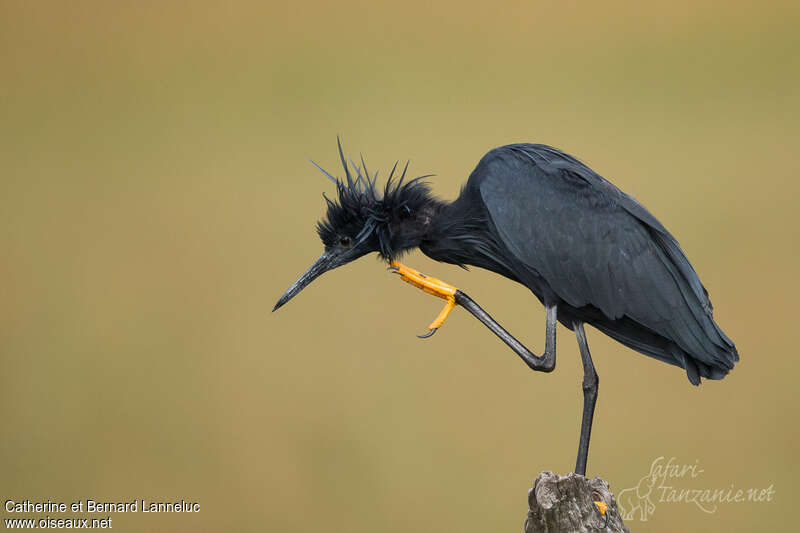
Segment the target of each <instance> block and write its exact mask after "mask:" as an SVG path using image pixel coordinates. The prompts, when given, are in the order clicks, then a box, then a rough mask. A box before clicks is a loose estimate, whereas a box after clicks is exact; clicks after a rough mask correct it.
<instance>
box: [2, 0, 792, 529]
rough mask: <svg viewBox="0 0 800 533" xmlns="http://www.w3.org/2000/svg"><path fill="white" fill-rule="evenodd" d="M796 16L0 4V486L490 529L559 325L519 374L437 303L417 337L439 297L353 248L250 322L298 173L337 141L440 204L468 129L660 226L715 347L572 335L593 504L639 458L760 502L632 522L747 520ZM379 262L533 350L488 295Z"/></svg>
mask: <svg viewBox="0 0 800 533" xmlns="http://www.w3.org/2000/svg"><path fill="white" fill-rule="evenodd" d="M556 6H557V7H556ZM796 6H797V4H796V3H794V2H787V3H786V4H785V5H783V4H778V3H774V2H752V3H735V2H734V3H732V2H719V3H717V4H706V3H699V4H698V3H697V2H693V1H688V2H668V3H663V4H652V5H647V6H641V5H639V3H630V4H628V3H624V2H602V3H601V2H597V3H591V4H583V3H579V2H569V3H555V2H554V3H533V2H509V3H502V2H501V3H486V2H465V1H463V0H461V1H458V2H456V1H453V2H436V3H428V2H414V1H411V2H387V3H383V2H381V3H378V2H363V3H354V2H332V3H323V2H318V3H288V2H287V3H269V2H266V3H263V2H259V3H253V4H244V3H228V2H224V3H223V2H220V3H218V4H215V3H206V2H168V3H164V2H80V1H76V2H8V1H0V124H1V125H0V363H1V364H2V370H0V416H1V417H2V425H1V426H0V427H2V441H1V443H0V498H2V499H3V500H4V501H5V500H6V499H8V498H12V499H15V500H22V499H26V498H27V499H31V500H40V499H45V500H46V499H48V498H50V499H53V500H61V501H66V502H70V501H72V500H74V499H87V498H92V499H96V500H106V501H121V500H130V499H133V498H145V499H148V500H170V501H173V500H176V499H177V500H180V499H182V498H183V499H185V500H187V501H198V502H200V504H201V511H200V513H199V514H196V515H144V514H141V513H140V514H137V515H133V514H128V515H124V514H114V515H112V518H113V526H114V529H115V530H119V531H315V530H326V531H342V532H351V531H353V532H355V531H387V532H389V531H392V532H394V531H397V532H400V531H402V532H407V531H474V532H487V531H520V530H521V527H522V521H523V519H524V516H525V512H526V510H527V504H526V495H527V489H528V488H529V486H530V485H531V483H532V480H533V479H534V478H535V476H536V475H537V474H538V473H539V472H540V471H542V470H554V471H556V472H560V473H566V472H568V471H570V470H571V469H572V468H573V465H574V459H575V452H576V447H577V439H578V429H579V427H578V426H579V417H580V408H581V389H580V379H581V370H580V363H579V357H578V351H577V345H576V344H575V341H574V338H573V336H572V334H571V333H570V332H569V331H567V330H565V329H563V328H561V327H559V331H558V333H559V352H558V366H557V368H556V371H555V372H554V373H553V374H550V375H545V374H539V373H534V372H530V371H529V370H527V369H526V367H525V366H524V365H523V364H522V363H521V362H520V361H519V360H518V358H517V357H516V356H515V355H514V354H513V353H512V352H511V351H509V350H508V349H507V348H505V347H504V346H503V345H502V343H500V341H498V340H497V339H496V338H495V337H493V336H492V335H491V334H490V333H489V332H488V330H486V329H485V328H483V327H482V326H480V325H479V324H478V323H477V322H476V321H475V320H474V319H473V318H472V317H470V316H469V315H468V314H467V313H464V312H463V311H459V310H456V311H455V312H454V314H453V315H452V317H451V318H450V320H449V321H448V323H447V324H446V326H445V327H444V328H443V329H442V331H440V332H439V333H438V334H437V335H436V336H435V337H434V338H433V339H429V340H426V341H421V340H418V339H417V338H416V337H415V336H414V335H415V334H417V333H421V332H422V331H424V329H425V327H426V326H427V324H428V323H429V321H430V320H432V319H433V317H434V316H435V315H436V313H438V311H439V310H440V306H441V301H440V300H436V299H434V298H431V297H429V296H426V295H424V294H423V293H421V292H419V291H417V290H415V289H412V288H411V287H409V286H407V285H405V284H403V283H401V282H400V281H399V280H397V279H395V278H394V277H391V276H390V275H389V274H388V273H387V272H386V270H385V268H384V267H385V265H383V264H381V263H379V262H377V261H376V260H374V259H373V258H364V259H361V260H360V261H358V262H356V263H354V264H352V265H349V266H347V267H346V268H342V269H339V270H336V271H334V272H331V273H329V274H326V275H325V276H323V277H322V278H320V279H319V280H318V281H316V282H315V283H314V284H312V285H311V286H310V287H309V288H307V289H306V290H305V291H304V292H303V293H301V294H300V295H299V296H298V297H296V298H295V300H293V301H292V302H290V304H288V305H287V306H286V307H285V308H283V309H281V310H280V312H278V313H275V314H271V313H270V310H271V308H272V305H273V304H274V302H275V300H276V299H277V298H278V296H280V294H281V293H282V292H283V291H284V290H285V289H286V287H288V285H289V284H290V283H291V282H292V281H293V280H294V279H295V278H296V277H297V276H298V275H299V274H300V273H301V272H302V271H303V270H304V269H305V268H306V267H307V266H308V265H309V264H310V263H311V261H313V260H314V259H315V258H316V257H317V255H318V254H319V253H320V252H321V245H320V243H319V241H318V239H317V237H316V235H315V231H314V224H315V222H316V220H317V219H318V218H319V217H320V216H321V215H322V213H323V206H324V202H323V200H322V197H321V193H322V192H323V191H327V192H328V193H329V194H330V193H331V192H333V191H332V187H331V184H330V183H329V182H328V181H327V180H325V179H324V177H323V176H322V175H321V174H320V173H319V172H318V171H317V170H315V169H314V168H313V167H312V166H311V165H310V164H309V163H308V161H307V159H308V158H309V157H311V158H314V159H315V160H316V161H318V162H319V163H320V164H321V165H322V166H324V167H326V168H329V169H331V170H337V162H336V152H335V139H336V135H337V134H338V135H341V136H342V139H343V141H344V144H345V148H346V149H347V150H348V151H350V152H351V153H352V154H353V155H358V154H359V153H363V154H364V156H365V158H366V160H367V163H368V165H369V166H370V167H371V168H380V169H382V172H386V171H387V170H388V169H389V168H390V166H391V165H392V164H393V163H394V161H395V160H397V159H400V160H401V161H404V160H405V159H407V158H409V159H411V172H412V173H414V174H416V175H418V174H426V173H429V172H433V173H435V174H436V175H437V176H436V177H434V178H431V180H430V181H431V182H432V183H433V187H434V189H435V191H436V192H437V193H438V194H439V195H441V197H443V198H448V199H452V198H454V197H455V195H456V194H457V193H458V190H459V187H460V185H461V184H462V183H463V182H464V180H465V179H466V177H467V176H468V174H469V172H470V171H471V170H472V168H473V167H474V165H475V163H476V162H477V161H478V159H479V158H480V157H481V156H482V155H483V154H484V153H485V152H486V151H487V150H489V149H490V148H492V147H495V146H498V145H501V144H506V143H510V142H520V141H536V142H544V143H548V144H552V145H555V146H557V147H560V148H562V149H564V150H566V151H568V152H570V153H573V154H575V155H577V156H579V157H581V158H582V159H583V160H584V161H586V162H587V163H588V164H590V165H591V166H592V167H593V168H595V169H596V170H597V171H598V172H600V173H601V174H603V175H604V176H605V177H607V178H608V179H610V180H612V181H613V182H614V183H615V184H617V185H618V186H620V187H621V188H622V189H623V190H625V191H626V192H629V193H631V194H632V195H634V196H635V197H636V198H638V199H639V200H640V201H642V202H643V203H644V204H645V205H646V206H647V207H648V208H649V209H650V210H651V211H652V212H653V213H654V214H655V215H656V216H658V217H659V218H660V220H661V221H662V222H664V224H665V225H666V226H667V227H668V228H669V229H670V230H671V231H672V232H673V233H674V234H675V236H676V237H677V238H678V239H679V240H680V242H681V244H682V246H683V248H684V250H685V251H686V253H687V255H688V256H689V257H690V258H691V260H692V262H693V264H694V266H695V268H696V269H697V271H698V273H699V274H700V277H701V279H702V280H703V282H704V284H705V285H706V287H707V288H708V290H709V292H710V294H711V297H712V301H713V303H714V305H715V309H716V315H715V316H716V317H717V320H718V322H719V323H720V324H721V325H722V327H723V329H724V330H725V331H726V332H727V333H728V334H729V336H730V337H731V338H732V339H734V341H735V342H736V343H737V346H738V348H739V351H740V353H741V362H740V363H739V364H738V365H737V366H736V368H735V369H734V371H733V372H732V373H731V374H730V375H729V376H728V377H727V378H726V379H725V380H724V381H721V382H709V383H705V384H703V385H702V386H701V387H699V388H693V387H691V386H690V385H689V383H688V381H687V379H686V376H685V373H684V372H683V371H681V370H678V369H676V368H674V367H669V366H667V365H664V364H661V363H658V362H657V361H654V360H652V359H650V358H647V357H644V356H642V355H639V354H637V353H634V352H632V351H630V350H628V349H626V348H624V347H622V346H620V345H617V344H615V343H614V342H613V341H610V340H609V339H607V338H605V337H604V336H603V335H601V334H599V333H598V332H596V331H595V330H593V329H591V328H590V331H589V340H590V345H591V347H592V352H593V354H594V359H595V363H596V365H597V368H598V372H599V374H600V380H601V382H600V397H599V403H598V409H597V414H596V418H595V431H594V434H593V436H592V437H593V439H592V447H591V453H590V455H589V474H590V475H599V476H603V477H604V478H605V479H607V480H609V481H610V483H611V484H612V488H613V489H614V490H616V491H620V490H622V489H623V488H626V487H631V486H633V485H635V484H636V483H637V482H638V480H639V479H640V478H641V477H642V476H644V475H646V474H647V473H648V471H649V468H650V464H651V462H652V461H653V460H654V459H655V458H657V457H659V456H665V457H673V456H674V457H676V460H677V461H678V462H679V463H689V464H695V463H696V462H697V463H698V464H699V465H700V467H701V468H702V469H703V472H702V475H701V476H699V477H698V478H696V479H687V478H683V479H679V480H675V482H674V485H675V486H676V487H679V488H691V487H694V488H710V489H713V488H728V487H729V486H731V485H733V486H734V487H735V488H745V489H746V488H750V487H758V488H764V487H767V486H769V485H773V487H774V490H775V496H774V498H773V501H772V502H770V503H735V504H725V505H721V506H720V507H719V509H717V511H716V512H715V513H713V514H707V513H704V512H703V511H701V510H700V509H698V508H697V507H696V506H694V505H692V504H687V503H659V502H658V501H656V502H655V503H656V509H655V512H654V514H653V515H652V516H651V517H650V520H649V521H648V522H646V523H642V522H638V521H633V522H630V523H629V525H630V527H631V529H632V530H633V531H645V530H646V531H688V530H704V531H750V530H754V529H756V528H760V529H764V530H767V529H769V530H776V529H777V530H780V529H783V527H784V525H786V524H787V522H788V521H789V518H790V511H791V510H793V509H794V507H795V505H794V501H795V495H794V491H795V480H796V479H797V476H798V474H800V471H799V469H798V466H797V462H796V452H797V446H798V444H797V438H798V407H797V375H798V364H797V353H796V346H797V342H796V328H797V326H796V320H795V317H794V313H795V312H796V309H797V305H796V301H797V299H798V296H800V295H798V281H797V275H798V270H799V268H798V267H800V254H799V253H798V229H797V222H796V215H797V194H798V192H800V185H798V175H799V174H800V156H799V154H798V140H800V126H798V117H799V116H800V104H799V103H798V83H800V52H799V46H798V45H799V43H800V38H798V33H797V31H798V30H797V28H798V24H799V23H800V16H799V15H800V10H798V8H797V7H796ZM407 263H408V264H409V265H411V266H414V267H416V268H419V269H421V270H423V271H424V272H426V273H428V274H430V275H434V276H436V277H440V278H442V279H445V280H447V281H450V282H452V283H454V284H455V285H457V286H458V287H461V288H463V289H464V290H465V291H467V292H469V294H470V295H471V296H473V297H474V298H475V299H476V300H477V301H479V302H480V303H481V304H482V305H483V306H484V307H485V308H486V309H487V310H488V311H489V312H491V313H492V314H493V315H494V316H495V317H496V318H497V319H498V320H499V321H501V322H502V323H503V324H504V325H506V327H507V328H508V329H509V330H510V331H512V332H513V333H514V334H516V335H518V336H519V337H520V338H521V339H522V340H523V341H524V342H526V343H528V344H529V346H531V347H532V348H533V349H534V351H539V350H541V348H542V345H543V333H544V312H543V309H542V308H541V306H540V304H539V303H538V301H537V300H536V299H535V298H534V297H533V296H532V295H531V294H529V293H528V292H527V291H526V290H525V289H523V288H522V287H520V286H518V285H516V284H514V283H512V282H510V281H508V280H505V279H502V278H500V277H498V276H496V275H493V274H490V273H487V272H484V271H479V270H475V271H472V272H464V271H461V270H460V269H458V268H455V267H452V266H449V265H440V264H436V263H433V262H432V261H430V260H428V259H427V258H425V257H423V256H422V254H420V253H418V252H416V253H414V254H412V255H411V256H409V257H408V258H407ZM1 514H2V518H8V517H9V516H12V515H10V514H9V513H6V512H5V511H2V513H1ZM66 516H70V513H67V514H66ZM101 517H102V516H101ZM795 522H796V520H794V519H792V523H795ZM789 527H791V526H789Z"/></svg>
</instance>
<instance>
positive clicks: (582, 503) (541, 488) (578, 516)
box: [525, 471, 628, 533]
mask: <svg viewBox="0 0 800 533" xmlns="http://www.w3.org/2000/svg"><path fill="white" fill-rule="evenodd" d="M596 501H601V502H603V503H605V504H606V506H607V508H606V515H607V517H608V524H606V517H605V516H603V515H602V514H601V513H600V510H599V509H598V507H597V505H595V503H594V502H596ZM528 505H529V507H530V509H529V510H528V518H527V519H525V533H562V532H564V533H566V532H570V533H572V532H580V533H592V532H598V533H600V532H603V533H609V532H610V533H622V532H625V533H628V528H627V527H625V525H624V524H623V523H622V518H621V517H620V516H619V511H618V509H617V502H616V500H615V499H614V495H613V494H611V491H609V490H608V483H606V482H605V480H603V479H600V478H599V477H596V478H594V479H587V478H585V477H583V476H579V475H576V474H568V475H566V476H559V475H556V474H554V473H552V472H548V471H545V472H542V473H541V474H539V477H537V478H536V481H534V483H533V488H532V489H531V490H530V491H528Z"/></svg>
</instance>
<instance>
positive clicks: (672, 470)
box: [617, 455, 775, 521]
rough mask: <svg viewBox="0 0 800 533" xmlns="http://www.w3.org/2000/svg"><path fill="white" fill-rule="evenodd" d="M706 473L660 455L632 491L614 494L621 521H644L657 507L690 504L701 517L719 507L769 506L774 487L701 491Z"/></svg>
mask: <svg viewBox="0 0 800 533" xmlns="http://www.w3.org/2000/svg"><path fill="white" fill-rule="evenodd" d="M703 472H705V470H704V469H703V468H701V467H700V461H699V460H695V461H694V463H679V462H678V461H677V459H676V458H675V457H670V458H666V457H664V456H663V455H662V456H661V457H657V458H656V459H654V460H653V462H652V463H650V472H649V473H648V474H647V475H646V476H644V477H643V478H641V479H640V480H639V483H637V484H636V486H634V487H629V488H627V489H623V490H621V491H619V492H618V493H617V506H618V507H619V509H620V513H621V515H622V519H623V520H642V521H646V520H647V519H648V518H649V517H651V516H652V515H653V513H654V512H655V510H656V505H661V504H684V505H685V504H689V505H694V506H696V507H697V508H698V509H700V510H701V511H703V512H704V513H709V514H711V513H716V512H717V510H718V509H719V507H720V506H721V505H727V504H741V503H748V502H749V503H766V502H771V501H772V500H773V498H774V496H775V488H774V487H773V484H770V485H769V486H767V487H758V488H756V487H741V486H738V485H736V484H734V483H730V484H728V485H727V486H725V487H707V486H706V487H703V486H702V480H701V476H702V474H703Z"/></svg>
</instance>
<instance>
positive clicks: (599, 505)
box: [594, 502, 608, 516]
mask: <svg viewBox="0 0 800 533" xmlns="http://www.w3.org/2000/svg"><path fill="white" fill-rule="evenodd" d="M594 504H595V505H596V506H597V509H598V510H599V511H600V514H601V515H603V516H605V515H606V511H607V510H608V505H607V504H606V502H594Z"/></svg>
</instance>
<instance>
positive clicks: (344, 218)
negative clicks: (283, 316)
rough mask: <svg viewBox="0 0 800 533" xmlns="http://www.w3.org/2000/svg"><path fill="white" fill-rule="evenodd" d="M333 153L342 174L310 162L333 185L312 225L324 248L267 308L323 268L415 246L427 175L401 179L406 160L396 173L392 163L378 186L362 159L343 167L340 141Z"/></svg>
mask: <svg viewBox="0 0 800 533" xmlns="http://www.w3.org/2000/svg"><path fill="white" fill-rule="evenodd" d="M339 156H340V158H341V162H342V168H343V169H344V173H345V178H344V179H339V178H336V177H334V176H332V175H331V174H329V173H328V172H326V171H325V170H323V169H322V168H320V167H319V166H318V165H317V164H316V163H314V165H315V166H317V168H319V170H320V171H322V172H323V173H324V174H325V175H326V176H327V177H328V179H330V180H331V181H332V182H333V183H334V184H335V185H336V193H337V198H336V199H335V200H331V199H330V198H328V197H327V196H326V195H325V194H324V193H323V197H324V198H325V202H326V203H327V213H326V215H325V218H324V219H323V220H321V221H320V222H319V223H318V224H317V233H318V234H319V238H320V239H321V240H322V244H323V246H324V247H325V251H324V252H323V254H322V255H321V256H320V257H319V259H317V260H316V261H315V262H314V264H313V265H311V267H310V268H309V269H308V270H306V271H305V273H303V275H302V276H300V278H299V279H298V280H297V281H295V282H294V283H293V284H292V285H291V287H289V289H288V290H287V291H286V292H285V293H284V294H283V296H281V297H280V299H279V300H278V303H276V304H275V307H274V308H273V311H275V310H277V309H278V308H279V307H281V306H282V305H283V304H285V303H286V302H288V301H289V300H291V299H292V298H293V297H294V296H295V295H296V294H297V293H299V292H300V291H301V290H303V288H305V287H306V286H307V285H308V284H309V283H311V282H312V281H314V280H315V279H316V278H318V277H319V276H321V275H322V274H324V273H325V272H327V271H329V270H333V269H334V268H336V267H340V266H342V265H344V264H347V263H349V262H351V261H354V260H356V259H358V258H360V257H363V256H364V255H367V254H369V253H371V252H377V253H378V254H380V256H381V257H382V258H383V259H385V260H386V261H389V262H391V261H392V260H393V259H394V258H396V257H398V256H399V255H400V254H402V253H403V252H405V251H406V250H409V249H411V248H415V247H417V246H419V244H420V241H421V239H422V237H423V235H424V233H425V230H426V229H427V226H428V223H429V222H430V219H431V216H432V208H433V205H434V204H435V200H433V199H432V197H431V192H430V189H429V187H428V185H427V183H425V182H424V181H422V180H423V179H424V178H427V177H429V176H420V177H418V178H414V179H412V180H409V181H406V180H405V177H406V171H407V170H408V164H406V167H405V169H404V170H403V172H402V173H401V174H400V176H399V177H396V176H395V174H396V171H397V164H396V163H395V166H394V168H392V171H391V172H390V174H389V177H388V178H387V180H386V183H385V184H384V186H383V187H379V186H378V184H377V178H378V173H377V172H375V173H374V174H373V175H372V176H370V174H369V172H368V171H367V168H366V165H365V164H364V160H363V158H362V159H361V165H360V166H359V165H356V164H355V163H353V162H352V161H350V166H348V164H347V161H346V160H345V157H344V153H343V151H342V145H341V143H339ZM312 163H313V161H312ZM351 167H352V168H351Z"/></svg>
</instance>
